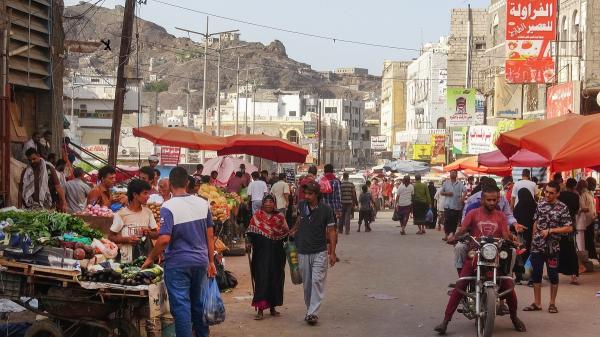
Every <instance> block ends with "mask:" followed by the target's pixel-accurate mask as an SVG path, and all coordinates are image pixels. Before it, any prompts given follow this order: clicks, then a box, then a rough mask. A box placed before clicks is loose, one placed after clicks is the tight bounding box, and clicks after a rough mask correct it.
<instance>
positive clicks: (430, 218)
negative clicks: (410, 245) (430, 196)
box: [425, 208, 433, 222]
mask: <svg viewBox="0 0 600 337" xmlns="http://www.w3.org/2000/svg"><path fill="white" fill-rule="evenodd" d="M425 222H433V211H432V210H431V208H430V209H428V210H427V214H425Z"/></svg>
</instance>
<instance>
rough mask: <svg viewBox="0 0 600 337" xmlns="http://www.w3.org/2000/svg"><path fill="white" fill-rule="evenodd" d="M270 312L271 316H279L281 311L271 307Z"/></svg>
mask: <svg viewBox="0 0 600 337" xmlns="http://www.w3.org/2000/svg"><path fill="white" fill-rule="evenodd" d="M270 313H271V316H273V317H277V316H281V313H280V312H279V311H277V310H275V309H271V310H270Z"/></svg>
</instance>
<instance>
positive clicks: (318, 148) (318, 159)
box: [317, 99, 322, 165]
mask: <svg viewBox="0 0 600 337" xmlns="http://www.w3.org/2000/svg"><path fill="white" fill-rule="evenodd" d="M321 110H322V106H321V100H320V99H318V100H317V112H318V117H317V118H318V119H317V130H318V131H317V132H318V133H319V137H318V139H317V142H318V143H317V165H321V137H322V136H321Z"/></svg>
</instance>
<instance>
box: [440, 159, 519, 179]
mask: <svg viewBox="0 0 600 337" xmlns="http://www.w3.org/2000/svg"><path fill="white" fill-rule="evenodd" d="M444 171H446V172H448V171H469V172H476V173H486V174H493V175H497V176H501V177H504V176H509V175H512V168H511V167H510V166H503V167H487V166H482V165H479V162H478V161H477V156H471V157H465V158H461V159H458V160H456V161H455V162H453V163H451V164H448V165H446V166H445V167H444Z"/></svg>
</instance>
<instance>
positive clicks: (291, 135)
mask: <svg viewBox="0 0 600 337" xmlns="http://www.w3.org/2000/svg"><path fill="white" fill-rule="evenodd" d="M290 112H291V111H290ZM286 138H287V140H289V141H290V142H292V143H298V138H299V136H298V131H296V130H290V131H288V133H287V136H286Z"/></svg>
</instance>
